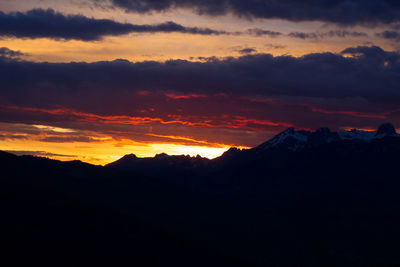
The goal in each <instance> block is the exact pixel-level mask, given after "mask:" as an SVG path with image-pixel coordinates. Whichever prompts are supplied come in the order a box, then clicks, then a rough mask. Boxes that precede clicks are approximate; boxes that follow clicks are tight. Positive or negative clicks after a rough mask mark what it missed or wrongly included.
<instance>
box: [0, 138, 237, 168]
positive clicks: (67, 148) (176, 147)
mask: <svg viewBox="0 0 400 267" xmlns="http://www.w3.org/2000/svg"><path fill="white" fill-rule="evenodd" d="M230 147H231V146H229V145H223V146H221V147H207V146H195V145H182V144H167V143H135V142H132V141H129V142H128V143H126V144H125V143H124V142H122V143H121V142H117V141H115V140H106V141H104V142H95V143H85V142H73V143H71V142H68V143H47V142H41V141H38V140H21V139H13V140H0V150H4V151H31V152H35V151H41V152H45V153H47V154H44V155H39V154H38V156H44V157H48V158H51V159H57V160H61V161H69V160H81V161H83V162H87V163H91V164H96V165H105V164H108V163H110V162H113V161H115V160H118V159H119V158H121V157H123V156H124V155H126V154H131V153H133V154H135V155H136V156H138V157H153V156H155V155H156V154H160V153H166V154H168V155H190V156H196V155H200V156H202V157H207V158H209V159H212V158H216V157H218V156H220V155H222V153H224V152H225V151H226V150H228V149H229V148H230ZM243 148H244V147H243Z"/></svg>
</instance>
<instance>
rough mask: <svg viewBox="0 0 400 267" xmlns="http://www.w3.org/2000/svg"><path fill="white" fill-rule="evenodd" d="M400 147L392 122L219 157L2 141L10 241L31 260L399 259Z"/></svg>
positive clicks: (2, 228)
mask: <svg viewBox="0 0 400 267" xmlns="http://www.w3.org/2000/svg"><path fill="white" fill-rule="evenodd" d="M399 155H400V138H399V135H398V134H397V133H396V131H395V129H394V127H393V126H392V125H390V124H386V125H382V126H381V127H379V128H378V129H377V131H375V132H366V131H360V130H351V131H346V132H332V131H330V130H329V129H327V128H321V129H319V130H317V131H315V132H311V131H303V130H300V131H296V130H295V129H288V130H286V131H284V132H282V133H281V134H279V135H277V136H275V137H274V138H272V139H271V140H269V141H267V142H265V143H263V144H261V145H260V146H257V147H255V148H252V149H247V150H240V149H237V148H231V149H229V150H228V151H227V152H225V153H224V154H223V155H222V156H221V157H219V158H216V159H213V160H208V159H205V158H201V157H199V156H198V157H189V156H168V155H166V154H160V155H157V156H156V157H154V158H137V157H136V156H135V155H127V156H125V157H123V158H121V159H120V160H118V161H116V162H114V163H112V164H110V165H108V166H105V167H101V166H93V165H90V164H83V163H80V162H76V161H75V162H59V161H54V160H49V159H44V158H36V157H30V156H15V155H12V154H8V153H0V169H1V170H2V175H1V176H0V197H1V199H0V201H1V203H2V220H1V221H0V234H1V236H2V241H1V242H2V243H3V244H4V245H6V248H7V250H5V251H3V252H4V255H6V256H9V258H11V259H13V260H14V261H15V262H18V263H21V262H22V263H25V265H26V264H27V263H28V262H29V264H31V263H32V262H35V263H42V262H47V263H51V264H53V265H54V263H56V264H55V265H57V266H59V265H63V263H64V265H68V264H67V260H68V259H70V260H71V262H75V263H76V262H78V263H80V262H83V261H80V259H81V258H83V259H84V261H85V262H88V263H97V264H100V265H101V264H104V263H106V264H108V265H116V266H126V265H139V266H166V265H168V266H171V265H172V266H286V267H289V266H312V267H314V266H315V267H317V266H397V265H398V263H399V262H400V256H399V253H398V251H399V250H400V244H399V242H398V240H400V230H399V227H398V225H400V209H399V208H398V207H399V206H400V179H399V176H398V162H399V160H398V157H399ZM19 255H27V257H19ZM42 265H43V264H42ZM49 265H50V264H49Z"/></svg>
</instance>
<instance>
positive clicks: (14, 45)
mask: <svg viewBox="0 0 400 267" xmlns="http://www.w3.org/2000/svg"><path fill="white" fill-rule="evenodd" d="M384 122H391V123H393V124H394V125H395V126H396V127H400V1H398V0H337V1H335V0H320V1H316V0H304V1H296V0H214V1H211V0H207V1H194V0H69V1H68V0H29V1H28V0H0V150H5V151H11V152H13V153H16V154H31V155H37V156H45V157H50V158H55V159H60V160H74V159H79V160H82V161H85V162H90V163H94V164H106V163H109V162H112V161H114V160H117V159H118V158H120V157H122V156H123V155H125V154H129V153H134V154H136V155H137V156H140V157H147V156H154V155H155V154H157V153H161V152H165V153H167V154H171V155H174V154H190V155H193V156H195V155H197V154H200V155H201V156H205V157H209V158H214V157H216V156H219V155H220V154H222V153H223V152H224V151H225V150H227V149H228V148H229V147H231V146H236V147H243V148H246V147H253V146H256V145H258V144H260V143H262V142H264V141H266V140H268V139H269V138H271V137H272V136H274V135H275V134H277V133H279V132H281V131H282V130H285V129H286V128H288V127H295V128H299V129H310V130H313V129H316V128H319V127H329V128H331V129H332V130H347V129H352V128H360V129H365V130H370V129H375V128H376V127H377V126H378V125H379V124H381V123H384Z"/></svg>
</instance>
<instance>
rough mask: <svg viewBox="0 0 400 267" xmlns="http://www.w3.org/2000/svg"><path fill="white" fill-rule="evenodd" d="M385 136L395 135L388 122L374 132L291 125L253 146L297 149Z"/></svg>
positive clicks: (258, 148) (262, 148) (257, 148)
mask: <svg viewBox="0 0 400 267" xmlns="http://www.w3.org/2000/svg"><path fill="white" fill-rule="evenodd" d="M385 136H400V135H397V133H396V130H395V128H394V126H393V125H392V124H390V123H385V124H382V125H381V126H380V127H379V128H378V130H377V131H376V132H369V131H363V130H357V129H352V130H350V131H342V132H332V131H331V130H330V129H329V128H327V127H322V128H319V129H317V130H316V131H314V132H310V131H304V130H299V131H296V130H295V129H294V128H293V127H291V128H288V129H286V130H285V131H283V132H281V133H279V134H277V135H276V136H274V137H273V138H272V139H270V140H268V141H267V142H265V143H263V144H261V145H259V146H258V147H256V148H254V149H255V150H264V149H268V148H272V147H278V146H279V147H281V146H282V147H285V148H287V149H289V150H298V149H301V148H304V147H306V146H318V145H321V144H326V143H332V142H336V141H341V140H354V141H359V142H370V141H372V140H373V139H377V138H383V137H385Z"/></svg>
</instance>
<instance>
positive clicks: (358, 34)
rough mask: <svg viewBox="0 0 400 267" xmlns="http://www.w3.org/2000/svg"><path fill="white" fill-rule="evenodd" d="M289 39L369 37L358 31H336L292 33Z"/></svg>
mask: <svg viewBox="0 0 400 267" xmlns="http://www.w3.org/2000/svg"><path fill="white" fill-rule="evenodd" d="M288 36H289V37H292V38H299V39H323V38H332V37H340V38H346V37H368V34H367V33H365V32H356V31H346V30H335V31H333V30H332V31H328V32H311V33H305V32H291V33H289V34H288Z"/></svg>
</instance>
